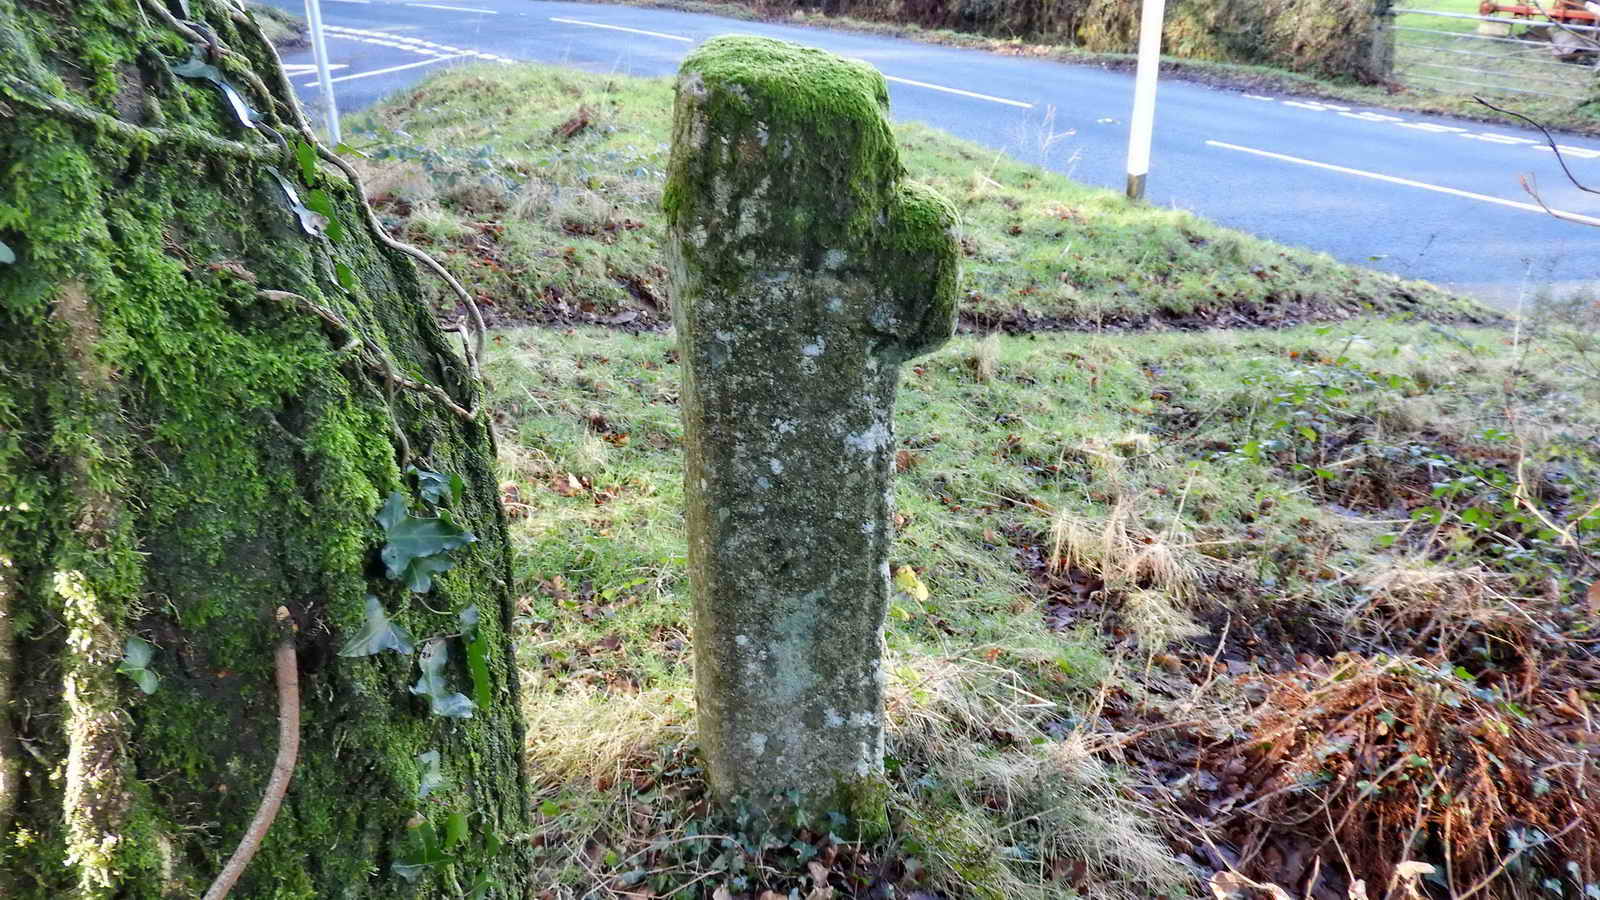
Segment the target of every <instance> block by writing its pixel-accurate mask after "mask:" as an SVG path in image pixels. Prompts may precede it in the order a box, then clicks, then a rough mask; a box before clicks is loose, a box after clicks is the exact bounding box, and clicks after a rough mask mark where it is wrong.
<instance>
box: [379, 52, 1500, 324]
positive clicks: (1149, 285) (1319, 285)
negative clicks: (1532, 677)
mask: <svg viewBox="0 0 1600 900" xmlns="http://www.w3.org/2000/svg"><path fill="white" fill-rule="evenodd" d="M529 97H541V98H550V100H549V101H548V102H544V103H541V104H537V105H533V106H530V105H529V104H528V102H527V99H528V98H529ZM671 106H672V87H671V83H670V82H669V81H667V80H663V79H655V80H645V79H636V78H627V77H620V76H614V77H606V76H599V75H593V74H588V73H583V72H577V71H572V70H566V69H559V68H554V67H541V66H518V67H475V68H463V69H459V70H453V71H450V72H445V73H441V74H438V75H435V76H433V77H432V78H430V79H428V80H427V81H425V82H423V83H422V84H420V85H418V86H417V87H415V88H412V89H411V90H408V91H405V92H403V93H401V94H398V95H396V96H395V97H392V98H390V99H389V100H388V101H386V102H385V103H383V104H382V105H380V106H379V107H378V108H376V109H375V110H373V111H371V112H369V113H365V114H362V115H360V116H357V117H355V118H354V119H353V121H351V122H350V124H349V126H348V131H349V132H350V133H351V134H352V137H351V138H350V140H351V141H352V142H353V143H355V144H357V145H358V146H360V147H361V148H362V149H363V150H364V151H365V152H366V153H367V155H368V159H366V160H364V161H362V163H361V165H362V166H363V167H364V168H366V169H367V170H368V173H367V174H368V180H369V184H370V186H371V189H372V190H371V192H372V194H373V200H374V205H375V207H376V208H377V209H378V211H379V213H380V215H382V216H383V217H384V218H385V219H386V221H387V224H388V225H389V226H390V227H391V228H392V229H393V230H394V231H396V232H397V233H399V234H403V235H404V236H405V238H406V239H407V240H410V241H413V242H415V243H417V244H419V245H421V246H424V247H426V248H427V249H429V250H430V251H431V252H434V253H436V254H437V255H439V256H440V257H442V258H443V260H444V262H445V264H446V265H448V266H449V267H450V268H451V270H452V271H454V272H455V273H456V274H457V275H458V276H459V277H460V278H461V279H462V281H463V282H464V283H465V284H466V285H467V286H468V287H469V289H471V290H472V291H473V292H474V293H475V294H476V295H477V296H478V297H479V298H480V299H481V300H482V302H483V304H484V305H485V307H486V312H487V313H488V314H489V315H490V317H491V318H492V319H493V320H494V321H496V322H497V323H500V324H520V323H527V322H545V323H551V322H575V321H577V322H581V321H588V322H602V323H607V324H615V325H622V324H628V325H632V326H634V327H641V326H649V325H653V324H659V323H662V322H664V321H667V320H669V319H670V315H669V314H668V310H669V308H670V303H671V298H670V297H668V296H667V288H666V278H665V269H664V267H663V259H662V252H663V251H662V247H663V242H664V240H665V233H664V224H663V218H662V216H661V213H660V210H659V206H660V192H661V187H662V183H663V180H664V177H665V176H664V170H665V168H666V157H667V151H668V141H669V135H670V130H669V126H670V115H671ZM895 130H896V133H897V136H898V138H899V140H900V145H901V148H902V159H903V160H904V163H905V166H906V168H907V169H908V171H909V172H910V173H911V175H912V177H913V178H915V179H917V180H920V181H923V182H925V183H927V184H930V185H932V186H933V187H935V188H937V189H938V190H939V191H940V192H941V193H943V194H944V195H945V196H946V197H948V198H950V199H951V200H952V201H954V202H955V203H956V205H957V206H958V208H959V209H960V211H961V214H962V219H963V236H962V241H961V245H962V249H963V251H964V254H965V257H966V259H965V261H964V279H965V280H964V293H965V299H964V302H963V304H962V312H963V316H964V317H965V319H966V321H967V322H968V324H969V325H972V326H974V327H978V328H983V329H993V328H1006V329H1009V330H1038V329H1097V330H1105V329H1110V330H1115V329H1125V328H1149V327H1158V328H1159V327H1177V328H1185V327H1189V328H1193V327H1215V326H1234V325H1281V324H1290V323H1295V322H1304V321H1319V320H1337V319H1342V318H1348V317H1349V316H1352V315H1362V314H1374V313H1375V314H1399V313H1403V314H1408V315H1415V316H1420V317H1423V318H1430V319H1436V320H1461V319H1477V320H1479V321H1488V320H1490V319H1491V318H1493V316H1492V314H1491V313H1488V312H1487V311H1485V310H1484V309H1482V308H1481V307H1477V306H1476V305H1474V304H1471V303H1469V302H1466V301H1462V300H1458V299H1456V298H1453V297H1450V296H1448V295H1446V294H1445V293H1443V292H1442V291H1440V290H1439V289H1437V288H1435V287H1432V286H1431V285H1428V284H1425V283H1421V282H1411V281H1403V280H1401V279H1398V278H1395V277H1393V276H1390V275H1385V274H1380V273H1376V272H1373V271H1370V270H1367V269H1362V268H1358V267H1354V266H1348V265H1343V264H1341V263H1338V262H1335V261H1334V260H1333V259H1332V258H1330V257H1328V256H1326V255H1324V254H1319V253H1314V252H1310V251H1304V250H1298V249H1293V248H1289V247H1285V246H1282V245H1279V244H1274V243H1272V242H1270V241H1264V240H1260V239H1258V238H1254V237H1251V236H1248V235H1245V234H1242V233H1240V232H1237V231H1232V230H1229V229H1226V228H1221V227H1218V226H1216V225H1213V224H1211V223H1209V222H1207V221H1205V220H1204V219H1202V218H1200V217H1198V216H1194V215H1191V214H1188V213H1185V212H1179V211H1174V210H1168V209H1158V208H1153V207H1149V206H1144V205H1139V204H1132V203H1129V202H1127V201H1126V200H1125V199H1124V198H1123V197H1122V196H1121V195H1119V194H1116V193H1113V192H1111V191H1105V190H1098V189H1093V188H1088V187H1085V186H1083V185H1080V184H1077V183H1075V182H1073V181H1071V180H1070V179H1068V178H1066V177H1064V176H1061V175H1056V174H1053V173H1051V172H1048V171H1045V170H1043V169H1041V168H1039V167H1038V165H1030V164H1027V163H1024V162H1019V161H1018V159H1022V160H1027V161H1028V162H1031V163H1036V164H1043V163H1050V162H1062V161H1065V160H1067V159H1068V158H1069V157H1070V150H1071V148H1070V146H1069V145H1068V144H1067V143H1066V142H1065V139H1066V137H1067V135H1066V134H1064V133H1062V132H1058V131H1056V130H1055V127H1054V116H1053V111H1048V110H1047V111H1043V112H1041V113H1040V114H1039V116H1038V118H1037V119H1036V120H1034V121H1030V123H1029V124H1028V126H1027V128H1026V129H1025V130H1024V132H1023V133H1019V134H1017V135H1016V136H1015V146H1014V148H1013V152H1014V154H1015V156H1016V157H1017V158H1012V157H1010V156H1007V155H1005V154H1003V153H999V152H996V151H994V150H990V149H988V148H984V147H980V146H978V145H975V144H971V143H968V142H965V141H961V140H957V139H955V138H952V137H950V136H949V135H946V134H944V133H942V132H938V131H935V130H933V129H930V128H927V127H926V126H921V125H917V124H902V125H897V126H896V129H895ZM439 300H440V302H441V304H445V305H446V306H448V304H449V303H450V302H451V301H450V300H449V298H447V297H444V296H443V295H442V294H441V295H440V297H439Z"/></svg>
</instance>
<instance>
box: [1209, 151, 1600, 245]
mask: <svg viewBox="0 0 1600 900" xmlns="http://www.w3.org/2000/svg"><path fill="white" fill-rule="evenodd" d="M1206 144H1207V145H1208V146H1211V147H1221V148H1222V149H1224V150H1237V151H1238V152H1240V153H1250V154H1253V155H1255V156H1264V157H1266V158H1268V159H1277V160H1282V161H1284V162H1292V163H1296V164H1298V165H1302V166H1311V167H1312V168H1315V169H1325V170H1327V171H1329V172H1339V173H1341V174H1344V175H1355V176H1358V177H1360V178H1371V179H1372V180H1374V181H1386V182H1388V183H1390V184H1399V185H1404V186H1406V187H1414V188H1421V189H1423V190H1425V191H1434V192H1435V193H1439V194H1449V195H1451V196H1453V197H1465V198H1467V199H1468V200H1477V201H1479V202H1482V203H1493V204H1495V205H1496V206H1505V207H1509V208H1511V209H1520V210H1522V211H1523V212H1531V213H1538V214H1539V215H1541V216H1543V215H1549V214H1551V213H1553V214H1555V215H1557V216H1559V217H1561V218H1564V219H1570V220H1572V221H1574V222H1582V223H1583V224H1585V225H1600V219H1596V218H1591V217H1589V216H1583V215H1579V214H1577V213H1572V212H1566V211H1565V210H1560V209H1552V210H1550V212H1549V213H1547V212H1545V210H1543V209H1541V208H1540V207H1538V206H1535V205H1534V204H1532V203H1518V202H1517V201H1515V200H1506V199H1504V198H1502V197H1491V196H1489V195H1488V194H1475V193H1473V192H1472V191H1463V190H1457V189H1456V188H1448V187H1441V186H1439V185H1437V184H1428V183H1427V182H1424V181H1413V180H1412V179H1410V178H1400V177H1398V176H1395V175H1382V174H1379V173H1377V172H1368V171H1366V170H1364V169H1352V168H1349V167H1347V166H1336V165H1333V164H1332V163H1325V162H1317V161H1315V160H1311V159H1301V158H1300V157H1298V156H1287V155H1285V154H1282V153H1273V152H1272V151H1270V150H1257V149H1255V148H1253V147H1241V146H1239V145H1238V144H1227V143H1223V142H1222V141H1206Z"/></svg>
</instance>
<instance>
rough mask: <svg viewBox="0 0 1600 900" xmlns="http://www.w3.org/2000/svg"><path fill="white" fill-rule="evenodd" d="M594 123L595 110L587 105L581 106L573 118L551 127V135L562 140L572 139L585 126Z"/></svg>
mask: <svg viewBox="0 0 1600 900" xmlns="http://www.w3.org/2000/svg"><path fill="white" fill-rule="evenodd" d="M593 123H594V110H592V109H590V108H589V107H588V106H587V105H584V106H579V107H578V111H577V112H575V113H573V114H572V116H571V118H569V119H567V120H566V121H565V122H562V123H561V124H560V125H557V126H556V127H555V128H553V129H551V132H550V134H551V136H552V137H558V138H561V139H562V140H571V139H572V138H574V137H577V136H578V135H579V134H580V133H582V131H583V130H584V129H585V128H588V127H589V126H590V125H591V124H593Z"/></svg>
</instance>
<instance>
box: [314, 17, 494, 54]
mask: <svg viewBox="0 0 1600 900" xmlns="http://www.w3.org/2000/svg"><path fill="white" fill-rule="evenodd" d="M327 30H328V34H329V35H330V36H332V37H336V38H342V39H344V40H347V41H360V42H362V43H364V44H376V45H378V46H380V47H392V48H394V49H396V50H405V51H408V52H410V53H416V54H420V55H423V56H439V55H450V54H454V55H456V56H470V57H472V58H474V59H485V60H488V61H489V62H497V63H514V62H516V60H514V59H510V58H508V57H504V56H500V55H498V54H494V53H483V52H481V51H478V50H469V49H467V48H465V47H452V46H450V45H449V44H435V43H434V42H432V41H425V40H422V39H421V38H411V37H403V36H401V35H397V34H391V33H389V32H386V31H367V30H365V29H362V28H344V27H341V26H338V25H329V26H327Z"/></svg>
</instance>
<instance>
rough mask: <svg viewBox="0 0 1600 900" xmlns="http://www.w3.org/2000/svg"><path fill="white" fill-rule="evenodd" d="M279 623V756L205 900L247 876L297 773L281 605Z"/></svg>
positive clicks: (295, 711)
mask: <svg viewBox="0 0 1600 900" xmlns="http://www.w3.org/2000/svg"><path fill="white" fill-rule="evenodd" d="M278 622H279V625H280V626H281V627H283V628H284V629H285V631H286V633H285V635H284V637H283V639H282V640H280V641H279V642H278V648H277V650H276V651H275V652H274V654H273V659H274V661H275V662H276V664H277V678H278V757H277V759H275V760H273V762H272V775H271V777H270V778H268V779H267V789H266V791H265V792H264V793H263V794H262V796H261V806H260V807H258V808H257V809H256V815H255V818H253V819H251V820H250V827H249V828H247V829H245V833H244V837H242V838H240V839H239V846H238V848H236V849H235V850H234V851H233V856H232V857H230V858H229V859H228V864H227V865H225V866H223V867H222V872H221V873H219V874H218V875H217V880H216V881H213V882H212V883H211V888H210V889H209V890H207V891H206V893H205V896H204V898H202V900H223V898H224V897H226V896H228V892H229V891H231V890H233V886H234V884H235V883H236V882H238V880H239V876H240V875H242V874H244V870H245V867H246V866H248V865H250V860H251V859H253V858H254V857H255V855H256V851H257V850H259V849H260V848H261V841H262V839H263V838H265V837H266V836H267V831H268V829H270V828H271V827H272V821H273V820H274V819H276V818H277V817H278V808H279V807H281V806H282V805H283V795H284V794H285V793H286V792H287V791H288V790H289V778H290V777H291V776H292V775H293V774H294V764H295V760H296V759H297V758H298V757H299V754H300V671H299V663H298V662H297V660H296V659H295V652H294V634H293V631H292V626H291V624H290V620H289V611H288V610H287V609H285V608H283V607H281V606H280V607H278Z"/></svg>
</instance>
